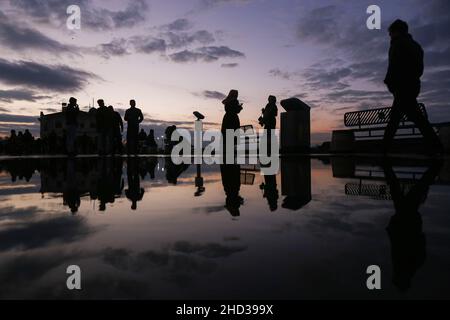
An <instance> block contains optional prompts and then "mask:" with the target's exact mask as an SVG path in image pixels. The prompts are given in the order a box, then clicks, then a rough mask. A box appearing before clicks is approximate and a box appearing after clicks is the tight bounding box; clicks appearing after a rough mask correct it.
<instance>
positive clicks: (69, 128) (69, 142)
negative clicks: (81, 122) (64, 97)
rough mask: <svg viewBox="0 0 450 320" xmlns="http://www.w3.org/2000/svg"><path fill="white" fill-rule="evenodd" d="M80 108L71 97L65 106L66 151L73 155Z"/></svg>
mask: <svg viewBox="0 0 450 320" xmlns="http://www.w3.org/2000/svg"><path fill="white" fill-rule="evenodd" d="M79 113H80V109H79V107H78V105H77V99H75V98H73V97H71V98H70V99H69V104H68V105H67V108H66V112H65V115H66V151H67V154H69V155H75V141H76V138H77V128H78V115H79Z"/></svg>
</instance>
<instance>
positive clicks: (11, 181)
mask: <svg viewBox="0 0 450 320" xmlns="http://www.w3.org/2000/svg"><path fill="white" fill-rule="evenodd" d="M0 170H1V172H0V297H1V298H4V299H5V298H7V299H9V298H41V299H49V298H64V299H85V298H87V299H96V298H114V299H132V298H150V299H216V298H218V299H222V298H228V299H317V298H326V299H330V298H337V299H346V298H369V299H378V298H388V299H408V298H450V274H449V272H450V212H449V207H450V206H449V205H450V197H449V195H450V163H448V162H446V161H431V162H430V161H423V160H422V161H419V160H417V161H414V160H408V161H407V162H406V161H405V160H399V159H397V160H392V161H383V162H377V161H376V160H373V159H355V158H327V157H323V158H309V157H305V158H286V159H282V161H281V172H280V174H278V175H277V176H262V175H261V174H260V172H259V170H258V168H257V167H251V166H241V167H239V166H223V167H220V166H218V165H217V166H206V165H202V166H195V165H191V166H175V165H173V164H172V163H171V162H170V159H165V158H140V159H131V160H127V159H123V160H122V159H103V160H102V159H97V158H85V159H76V160H70V161H69V160H66V159H21V160H17V159H6V160H2V161H0ZM73 264H75V265H78V266H80V268H81V270H82V290H81V291H76V292H74V291H69V290H67V288H66V278H67V275H66V268H67V266H69V265H73ZM370 265H378V266H380V268H381V272H382V281H381V282H382V290H379V291H369V290H367V287H366V279H367V277H368V276H367V274H366V268H367V267H368V266H370Z"/></svg>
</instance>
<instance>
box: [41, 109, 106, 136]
mask: <svg viewBox="0 0 450 320" xmlns="http://www.w3.org/2000/svg"><path fill="white" fill-rule="evenodd" d="M65 108H66V105H65V104H64V103H63V105H62V110H61V112H56V113H51V114H47V115H44V113H43V112H41V116H40V117H39V121H40V123H41V138H45V137H47V136H48V135H49V134H50V133H51V132H52V131H54V132H55V133H56V135H57V136H58V137H61V136H63V135H64V130H65V129H66V118H65ZM77 134H78V136H83V135H85V134H86V135H87V136H88V137H91V138H94V139H96V137H97V123H96V118H95V109H94V108H92V109H91V110H89V112H85V111H81V110H80V113H79V115H78V130H77Z"/></svg>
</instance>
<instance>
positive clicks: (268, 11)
mask: <svg viewBox="0 0 450 320" xmlns="http://www.w3.org/2000/svg"><path fill="white" fill-rule="evenodd" d="M72 4H76V5H79V6H80V8H81V30H74V31H71V30H68V28H67V27H66V20H67V18H68V15H67V13H66V10H67V7H68V6H69V5H72ZM371 4H377V5H379V6H380V7H381V10H382V12H381V13H382V30H368V29H367V27H366V19H367V18H368V16H369V15H368V14H367V13H366V9H367V7H368V6H369V5H371ZM449 9H450V1H448V0H430V1H421V0H394V1H393V0H390V1H373V0H370V1H366V0H346V1H343V0H334V1H333V0H277V1H272V0H183V1H181V0H176V1H175V0H170V1H169V0H133V1H131V0H129V1H127V0H120V1H119V0H107V1H106V0H105V1H102V0H0V43H1V46H0V135H2V134H6V133H7V132H8V131H9V130H10V129H11V128H16V129H18V130H20V129H24V128H30V129H32V130H33V132H34V133H38V123H37V121H36V118H37V117H38V115H39V113H40V111H41V110H42V111H43V112H44V113H50V112H54V111H56V110H59V109H60V105H61V103H62V102H67V100H68V98H69V97H70V96H75V97H77V98H78V101H79V104H80V107H82V109H84V110H87V109H88V107H89V105H92V100H93V99H95V100H97V99H98V98H103V99H105V101H106V103H107V104H112V105H114V106H115V107H116V108H118V109H125V108H126V107H127V105H128V101H129V99H130V98H134V99H136V100H137V102H138V106H139V107H140V108H141V109H142V110H143V111H144V113H145V116H146V122H145V125H146V127H155V128H157V129H161V128H163V127H165V126H166V125H167V124H168V123H175V124H178V125H179V126H187V125H190V122H191V121H192V119H193V116H192V112H193V111H194V110H198V111H200V112H201V113H203V114H204V115H206V117H207V118H206V121H207V122H208V125H209V127H212V128H214V127H217V126H218V125H219V124H220V122H221V119H222V116H223V106H222V104H221V102H220V101H221V99H223V97H224V95H225V94H226V93H228V91H229V90H230V89H238V90H239V92H240V96H241V99H242V101H243V102H244V111H243V112H242V114H241V123H242V124H254V125H257V123H256V119H257V118H258V116H259V113H260V109H261V108H262V107H263V106H264V105H265V103H266V100H267V96H268V95H269V94H273V95H276V96H277V97H278V99H279V100H281V99H283V98H288V97H291V96H297V97H299V98H301V99H302V100H303V101H305V102H306V103H308V104H309V105H310V106H311V107H312V111H311V112H312V130H313V142H314V143H319V142H322V141H325V140H329V139H330V132H331V130H333V129H336V128H340V127H342V125H343V114H344V113H345V112H347V111H352V110H357V109H365V108H374V107H379V106H389V105H390V103H391V97H390V96H389V94H388V93H387V91H386V89H385V87H384V85H383V78H384V75H385V71H386V67H387V50H388V48H389V38H388V37H387V32H386V29H387V27H388V26H389V24H390V23H391V22H392V21H393V20H394V19H395V18H402V19H404V20H406V21H408V22H409V24H410V27H411V33H412V34H413V36H414V37H415V38H416V39H417V40H418V41H419V42H420V43H421V44H422V45H423V47H424V49H425V53H426V72H425V75H424V78H423V80H424V84H423V91H422V95H421V98H420V100H421V101H422V102H424V103H425V104H426V105H427V106H428V107H429V109H428V110H429V114H430V117H431V118H432V120H434V121H450V103H449V98H450V47H449V39H450V35H449V32H450V31H449V30H450V10H449Z"/></svg>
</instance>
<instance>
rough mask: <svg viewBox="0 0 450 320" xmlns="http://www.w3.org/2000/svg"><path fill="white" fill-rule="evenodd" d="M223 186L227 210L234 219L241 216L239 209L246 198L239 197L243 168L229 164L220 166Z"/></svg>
mask: <svg viewBox="0 0 450 320" xmlns="http://www.w3.org/2000/svg"><path fill="white" fill-rule="evenodd" d="M220 173H221V175H222V185H223V190H224V191H225V195H226V199H225V208H226V209H227V210H228V211H229V212H230V214H231V215H232V216H233V217H238V216H240V211H239V208H240V207H241V205H242V204H243V203H244V198H242V197H241V196H240V195H239V191H240V189H241V166H240V165H237V164H227V165H221V166H220Z"/></svg>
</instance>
